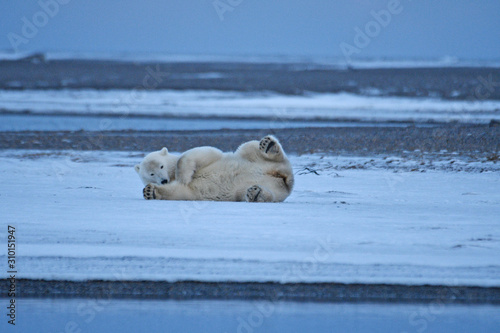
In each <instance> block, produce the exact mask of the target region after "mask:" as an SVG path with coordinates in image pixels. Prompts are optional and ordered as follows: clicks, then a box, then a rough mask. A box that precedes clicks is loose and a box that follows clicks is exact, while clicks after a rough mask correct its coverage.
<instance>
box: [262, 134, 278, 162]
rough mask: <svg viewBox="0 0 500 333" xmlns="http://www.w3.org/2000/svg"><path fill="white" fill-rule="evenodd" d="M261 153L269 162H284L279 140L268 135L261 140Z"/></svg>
mask: <svg viewBox="0 0 500 333" xmlns="http://www.w3.org/2000/svg"><path fill="white" fill-rule="evenodd" d="M259 151H260V152H261V154H262V155H264V157H265V158H266V159H268V160H271V161H277V162H279V161H282V160H283V156H284V153H283V148H282V147H281V144H280V143H279V141H278V139H276V138H275V137H274V136H272V135H267V136H265V137H263V138H262V140H260V142H259Z"/></svg>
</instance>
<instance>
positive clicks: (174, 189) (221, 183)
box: [139, 135, 294, 202]
mask: <svg viewBox="0 0 500 333" xmlns="http://www.w3.org/2000/svg"><path fill="white" fill-rule="evenodd" d="M143 162H144V161H143ZM141 168H142V164H141V167H140V168H139V171H140V169H141ZM147 170H151V169H147ZM148 172H149V171H148ZM152 173H153V172H152ZM141 179H142V178H141ZM170 179H172V177H170ZM173 179H175V180H174V181H172V182H169V183H164V184H163V185H159V184H161V183H159V182H157V181H155V182H151V183H150V184H148V185H147V186H146V187H145V188H144V190H143V195H144V198H145V199H148V200H149V199H160V200H215V201H249V202H281V201H284V200H285V199H286V198H287V197H288V196H289V195H290V193H291V192H292V189H293V184H294V177H293V171H292V166H291V164H290V161H289V160H288V158H287V157H286V155H285V152H284V151H283V148H282V147H281V144H280V143H279V141H278V139H276V138H275V137H273V136H271V135H268V136H266V137H264V138H263V139H262V140H260V141H256V140H254V141H249V142H246V143H244V144H242V145H241V146H240V147H239V148H238V149H237V150H236V152H234V153H223V152H222V151H220V150H219V149H216V148H213V147H198V148H193V149H191V150H188V151H186V152H185V153H184V154H182V155H181V156H180V157H179V159H178V160H177V167H176V169H175V175H174V178H173ZM143 182H144V180H143Z"/></svg>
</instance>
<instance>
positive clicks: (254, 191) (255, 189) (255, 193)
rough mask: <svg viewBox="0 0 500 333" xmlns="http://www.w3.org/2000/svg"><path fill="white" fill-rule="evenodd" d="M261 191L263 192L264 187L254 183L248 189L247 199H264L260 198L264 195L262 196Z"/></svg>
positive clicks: (251, 200)
mask: <svg viewBox="0 0 500 333" xmlns="http://www.w3.org/2000/svg"><path fill="white" fill-rule="evenodd" d="M261 192H262V189H261V188H260V186H257V185H254V186H252V187H250V188H249V189H248V190H247V201H248V202H259V201H262V200H260V199H262V197H260V194H261Z"/></svg>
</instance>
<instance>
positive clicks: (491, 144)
mask: <svg viewBox="0 0 500 333" xmlns="http://www.w3.org/2000/svg"><path fill="white" fill-rule="evenodd" d="M267 134H273V135H275V136H276V137H278V138H279V139H280V142H281V143H282V145H283V147H284V149H285V151H286V152H287V153H289V154H298V155H301V154H314V153H323V154H330V155H340V154H348V155H349V154H354V155H360V156H368V155H372V154H397V155H415V156H421V155H422V154H432V153H448V154H453V155H461V156H467V157H472V158H477V157H480V158H485V157H486V158H489V159H490V160H493V161H496V160H498V152H499V151H500V140H499V138H500V126H496V124H495V125H493V126H492V125H491V124H490V125H470V124H469V125H458V124H454V125H439V126H438V125H436V126H433V127H417V126H408V127H320V128H293V129H291V128H288V129H260V130H245V129H241V130H233V129H222V130H198V131H168V132H167V131H130V130H125V131H19V132H0V149H3V150H6V149H35V150H77V151H88V150H103V151H106V150H115V151H153V150H155V149H159V148H161V147H164V146H166V147H168V149H169V150H170V151H178V152H180V151H186V150H188V149H190V148H193V147H196V146H214V147H217V148H219V149H221V150H223V151H234V150H235V149H236V148H237V147H238V146H239V145H240V144H241V143H242V142H245V141H249V140H256V139H258V138H260V137H263V136H265V135H267Z"/></svg>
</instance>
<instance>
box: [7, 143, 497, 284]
mask: <svg viewBox="0 0 500 333" xmlns="http://www.w3.org/2000/svg"><path fill="white" fill-rule="evenodd" d="M142 156H143V153H139V152H138V153H133V152H106V151H102V152H80V151H24V150H23V151H21V150H4V151H2V152H0V166H1V167H0V170H1V171H0V182H1V184H2V186H1V192H0V196H1V198H2V200H1V212H2V221H3V225H4V227H3V228H2V230H1V233H0V246H1V247H5V246H6V245H5V243H6V239H7V237H6V235H7V233H6V231H7V225H8V224H10V225H13V226H15V227H16V235H17V237H18V242H17V251H18V252H17V253H18V265H19V266H18V277H19V278H31V279H58V280H60V279H68V280H78V281H79V280H87V279H105V280H162V281H179V280H195V281H276V282H343V283H398V284H419V285H420V284H439V285H472V286H499V285H500V257H499V256H498V253H499V251H500V221H499V219H498V216H500V193H499V192H498V188H499V185H500V176H499V173H498V167H497V165H496V164H495V163H493V162H488V161H476V162H471V161H467V160H465V159H464V160H461V161H458V162H457V163H458V164H461V165H462V166H467V167H468V168H469V171H468V172H461V171H457V170H449V169H447V167H446V165H448V163H447V161H446V160H444V159H443V160H442V161H439V159H435V160H434V163H433V165H434V167H433V168H432V169H424V170H421V171H425V172H410V171H409V169H410V168H411V165H412V163H415V164H416V163H417V162H416V161H412V160H404V159H402V158H393V160H394V161H393V162H392V163H390V164H391V168H388V167H386V166H385V165H386V164H387V163H386V161H387V159H385V160H384V159H382V158H379V157H372V158H355V157H333V156H322V155H304V156H292V157H291V160H292V163H293V165H294V171H295V174H296V187H295V189H294V192H293V193H292V195H291V196H290V197H289V198H288V199H287V200H286V201H285V202H284V203H268V204H254V203H235V202H182V201H180V202H174V201H146V200H144V199H143V198H142V183H141V182H140V180H139V177H138V176H137V174H136V173H135V171H134V170H133V165H134V164H136V163H138V162H139V161H140V160H141V159H142ZM455 159H456V160H460V158H459V157H456V158H455ZM476 164H480V165H481V170H482V171H483V172H479V169H477V170H476V169H475V165H476ZM353 165H354V166H357V167H354V168H352V167H351V166H353ZM361 166H362V167H361ZM313 171H314V172H313ZM21 184H22V185H21ZM0 260H6V256H5V254H2V255H0Z"/></svg>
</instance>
